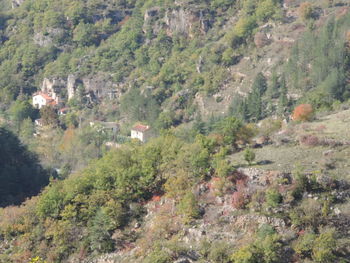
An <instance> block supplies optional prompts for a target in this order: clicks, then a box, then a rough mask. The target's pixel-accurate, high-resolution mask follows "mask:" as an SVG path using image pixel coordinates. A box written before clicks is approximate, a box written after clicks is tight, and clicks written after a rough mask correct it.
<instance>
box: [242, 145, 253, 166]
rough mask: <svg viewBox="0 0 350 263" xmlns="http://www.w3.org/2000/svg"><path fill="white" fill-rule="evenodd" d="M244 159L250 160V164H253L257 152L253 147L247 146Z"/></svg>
mask: <svg viewBox="0 0 350 263" xmlns="http://www.w3.org/2000/svg"><path fill="white" fill-rule="evenodd" d="M243 155H244V160H246V161H247V162H248V164H249V165H251V164H252V162H253V161H254V160H255V153H254V151H253V150H252V149H251V148H246V149H245V150H244V153H243Z"/></svg>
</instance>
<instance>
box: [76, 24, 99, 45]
mask: <svg viewBox="0 0 350 263" xmlns="http://www.w3.org/2000/svg"><path fill="white" fill-rule="evenodd" d="M95 40H96V32H95V28H94V25H92V24H85V23H84V22H80V23H79V24H78V25H77V26H76V27H75V29H74V31H73V41H74V42H76V43H77V44H78V45H79V46H90V45H92V44H94V42H95Z"/></svg>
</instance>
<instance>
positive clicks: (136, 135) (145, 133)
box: [131, 124, 152, 142]
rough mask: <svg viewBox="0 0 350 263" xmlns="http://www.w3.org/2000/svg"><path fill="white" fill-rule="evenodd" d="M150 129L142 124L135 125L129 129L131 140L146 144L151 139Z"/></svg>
mask: <svg viewBox="0 0 350 263" xmlns="http://www.w3.org/2000/svg"><path fill="white" fill-rule="evenodd" d="M151 135H152V134H151V127H150V126H148V125H143V124H136V125H135V126H134V127H132V128H131V139H138V140H140V141H141V142H146V141H147V140H148V139H149V138H150V137H151Z"/></svg>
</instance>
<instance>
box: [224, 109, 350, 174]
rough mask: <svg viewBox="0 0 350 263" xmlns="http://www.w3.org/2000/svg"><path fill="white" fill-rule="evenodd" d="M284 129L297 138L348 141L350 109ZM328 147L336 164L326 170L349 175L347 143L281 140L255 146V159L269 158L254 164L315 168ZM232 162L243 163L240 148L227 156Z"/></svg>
mask: <svg viewBox="0 0 350 263" xmlns="http://www.w3.org/2000/svg"><path fill="white" fill-rule="evenodd" d="M285 130H289V131H290V132H292V133H293V135H292V137H293V138H294V139H295V140H297V139H298V138H299V137H300V136H301V135H305V134H312V135H316V136H318V137H319V138H325V139H334V140H337V141H342V142H346V141H350V110H344V111H340V112H337V113H333V114H330V115H327V116H323V117H320V118H318V119H316V120H315V121H313V122H310V123H301V124H296V125H294V124H289V126H288V127H287V128H285ZM329 150H331V151H332V152H331V153H330V154H329V155H328V158H331V159H332V160H334V161H335V165H336V168H335V169H332V170H328V172H329V173H330V174H332V175H335V176H336V177H340V178H347V179H350V175H349V172H348V168H349V165H350V163H349V158H350V148H349V146H339V147H334V148H332V147H330V146H316V147H308V146H302V145H299V143H298V142H295V143H294V142H293V143H290V144H283V145H281V146H275V145H268V146H265V147H263V148H258V149H255V153H256V162H257V163H259V162H261V161H269V163H268V164H265V165H258V164H257V165H255V166H254V167H256V168H259V169H263V170H284V171H287V172H291V171H293V170H295V169H298V168H300V167H303V168H304V169H305V170H306V171H310V172H311V171H315V170H318V169H319V167H320V165H321V166H322V163H323V161H324V159H325V155H324V154H325V152H327V151H329ZM230 160H231V161H232V163H233V164H237V165H242V164H243V165H244V164H245V161H244V157H243V152H239V153H236V154H233V155H232V156H231V157H230Z"/></svg>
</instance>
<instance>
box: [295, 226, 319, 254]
mask: <svg viewBox="0 0 350 263" xmlns="http://www.w3.org/2000/svg"><path fill="white" fill-rule="evenodd" d="M315 238H316V235H315V233H314V232H312V231H307V232H305V233H304V234H303V235H301V236H299V238H298V240H297V242H296V244H295V246H294V250H295V252H296V253H297V254H298V255H300V256H301V257H303V258H305V257H310V256H311V250H312V247H313V244H314V241H315Z"/></svg>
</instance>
